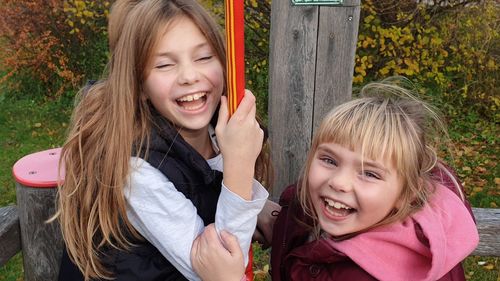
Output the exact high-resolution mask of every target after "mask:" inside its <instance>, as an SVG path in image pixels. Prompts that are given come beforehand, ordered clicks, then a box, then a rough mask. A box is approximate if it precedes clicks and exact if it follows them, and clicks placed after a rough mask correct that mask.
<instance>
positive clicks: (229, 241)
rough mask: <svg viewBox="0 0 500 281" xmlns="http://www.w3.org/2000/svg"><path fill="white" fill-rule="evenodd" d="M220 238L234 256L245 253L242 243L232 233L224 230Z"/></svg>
mask: <svg viewBox="0 0 500 281" xmlns="http://www.w3.org/2000/svg"><path fill="white" fill-rule="evenodd" d="M220 238H221V239H222V243H223V244H224V246H225V248H226V249H227V250H228V251H229V252H230V253H231V255H232V256H235V255H243V253H242V252H241V248H240V243H238V238H237V237H236V236H234V235H232V234H231V233H229V232H227V231H225V230H222V231H221V233H220Z"/></svg>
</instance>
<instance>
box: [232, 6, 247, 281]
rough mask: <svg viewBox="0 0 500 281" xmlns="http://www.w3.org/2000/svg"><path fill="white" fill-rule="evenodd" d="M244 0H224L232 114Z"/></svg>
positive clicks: (240, 69)
mask: <svg viewBox="0 0 500 281" xmlns="http://www.w3.org/2000/svg"><path fill="white" fill-rule="evenodd" d="M244 6H245V1H244V0H225V7H226V44H227V47H226V67H227V98H228V106H229V113H230V114H233V113H234V112H235V111H236V108H237V107H238V105H239V104H240V102H241V100H242V99H243V96H244V95H245V17H244V13H243V12H244ZM252 264H253V253H252V248H251V246H250V252H249V253H248V266H247V268H246V270H245V276H246V280H247V281H251V280H253V268H252Z"/></svg>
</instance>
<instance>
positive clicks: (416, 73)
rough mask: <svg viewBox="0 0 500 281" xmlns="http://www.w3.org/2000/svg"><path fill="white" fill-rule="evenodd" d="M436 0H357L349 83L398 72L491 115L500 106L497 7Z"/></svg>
mask: <svg viewBox="0 0 500 281" xmlns="http://www.w3.org/2000/svg"><path fill="white" fill-rule="evenodd" d="M422 2H426V1H422ZM437 2H443V3H438V4H434V5H428V4H423V3H420V4H419V3H417V1H411V0H404V1H395V0H365V1H362V5H363V6H362V17H361V22H360V29H359V40H358V45H357V52H356V62H355V63H356V65H355V69H354V82H355V83H363V82H365V81H366V80H372V79H380V78H383V77H387V76H391V75H403V76H406V77H409V78H410V79H412V80H418V81H421V82H426V83H430V84H432V85H435V86H436V87H437V88H439V89H441V90H442V91H443V92H444V93H445V94H446V95H448V96H449V100H450V102H451V103H454V104H459V105H462V106H474V107H477V109H478V110H479V111H481V112H483V113H484V114H486V115H488V114H493V112H495V111H497V110H498V109H499V108H500V98H499V97H498V96H499V94H500V93H499V92H498V91H499V90H498V88H499V87H498V82H497V81H498V79H499V78H500V77H499V68H500V62H499V56H498V55H499V53H498V47H499V45H500V33H499V30H500V22H499V20H498V15H499V14H500V6H498V4H497V3H495V1H492V0H486V1H458V0H456V1H437Z"/></svg>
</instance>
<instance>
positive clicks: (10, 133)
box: [0, 94, 500, 281]
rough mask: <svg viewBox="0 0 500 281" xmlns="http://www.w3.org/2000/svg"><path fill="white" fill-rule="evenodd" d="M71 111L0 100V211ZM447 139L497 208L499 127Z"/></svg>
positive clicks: (260, 276) (467, 124) (265, 253)
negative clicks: (27, 161) (21, 170)
mask: <svg viewBox="0 0 500 281" xmlns="http://www.w3.org/2000/svg"><path fill="white" fill-rule="evenodd" d="M71 108H72V100H71V98H69V97H67V96H63V97H61V98H58V99H54V100H50V99H47V98H41V97H32V96H28V97H26V96H24V97H16V96H12V95H5V94H0V150H1V151H2V153H1V154H0V206H6V205H12V204H15V188H14V180H13V178H12V172H11V171H12V166H13V165H14V163H15V162H16V161H17V160H18V159H20V158H21V157H23V156H24V155H27V154H30V153H33V152H36V151H41V150H45V149H49V148H53V147H58V146H61V145H62V143H63V141H64V134H65V131H66V127H67V124H68V122H69V116H70V113H71ZM448 117H449V123H450V126H449V130H450V137H451V139H452V142H453V143H454V146H455V148H456V150H455V152H456V155H455V157H454V158H453V160H452V161H453V162H454V164H455V165H454V166H455V167H456V169H457V172H458V174H459V176H460V177H461V179H462V180H463V182H464V183H465V187H466V189H467V194H468V196H469V199H470V201H471V203H472V205H473V206H476V207H488V208H498V206H499V205H500V196H499V184H500V183H499V182H498V181H499V180H500V179H499V178H500V171H499V167H497V166H498V165H496V162H497V159H496V158H497V155H500V154H499V153H500V150H499V147H498V143H497V142H498V141H497V136H498V135H500V134H499V131H498V130H499V128H498V124H496V122H495V121H491V120H485V119H484V118H481V117H480V116H478V115H476V114H475V113H474V112H467V111H465V110H461V111H459V112H456V113H453V112H451V113H449V116H448ZM464 265H465V273H466V276H467V279H468V280H472V281H500V271H499V267H500V261H499V258H484V257H469V258H468V259H467V260H466V261H465V263H464ZM268 268H269V250H262V249H260V247H259V246H258V245H254V269H255V272H256V274H255V277H256V279H255V280H270V277H269V275H268V274H266V272H267V269H268ZM3 280H5V281H16V280H23V269H22V257H21V255H20V254H18V255H16V256H15V257H14V258H13V259H12V260H11V261H9V263H7V264H6V265H4V266H3V267H0V281H3Z"/></svg>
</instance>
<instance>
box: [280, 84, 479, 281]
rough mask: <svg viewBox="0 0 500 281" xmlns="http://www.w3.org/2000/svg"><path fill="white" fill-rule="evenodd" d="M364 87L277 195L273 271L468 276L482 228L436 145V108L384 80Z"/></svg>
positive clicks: (312, 275) (321, 132)
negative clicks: (294, 181) (466, 263)
mask: <svg viewBox="0 0 500 281" xmlns="http://www.w3.org/2000/svg"><path fill="white" fill-rule="evenodd" d="M361 94H362V95H363V96H364V97H362V98H359V99H355V100H353V101H350V102H347V103H345V104H343V105H340V106H338V107H337V108H335V109H334V110H332V111H331V112H330V113H329V114H328V115H327V116H326V118H325V119H324V120H323V122H322V124H321V126H320V127H319V129H318V130H317V132H316V134H315V137H314V139H313V142H312V146H311V150H310V151H309V154H308V157H307V162H306V166H305V169H304V171H303V174H302V177H301V178H302V179H304V180H302V181H301V182H300V183H299V185H298V186H297V188H295V187H289V188H287V189H286V190H285V191H284V192H283V194H282V196H281V199H280V204H281V205H282V207H283V208H282V211H281V213H280V215H279V217H278V219H277V221H276V224H275V225H274V233H273V244H272V247H273V248H272V257H271V266H272V278H273V280H312V279H314V280H465V277H464V273H463V270H462V268H461V265H460V262H461V261H462V260H463V259H464V258H465V257H466V256H467V255H468V254H470V253H471V252H472V251H473V250H474V249H475V247H476V246H477V243H478V233H477V229H476V227H475V224H474V220H473V217H472V215H471V213H470V209H469V210H468V209H467V207H466V205H465V204H464V203H465V202H464V196H463V193H462V190H461V186H460V184H458V181H457V180H456V179H455V177H454V176H453V175H452V174H451V173H450V170H449V169H448V168H447V167H445V166H444V165H442V164H440V162H438V160H437V158H436V152H435V150H434V149H432V148H431V146H430V144H431V142H432V141H433V140H434V137H436V136H435V135H432V133H433V132H435V130H433V128H437V129H439V128H442V126H440V121H439V119H438V117H437V116H436V114H435V111H433V110H432V109H431V107H430V106H429V105H427V104H425V103H424V102H422V101H419V100H417V99H416V98H414V97H412V95H411V94H410V93H408V92H407V91H406V90H404V89H403V88H400V87H398V86H396V85H391V84H388V83H373V84H370V85H368V86H366V87H365V88H364V89H363V90H362V92H361ZM436 125H437V126H436Z"/></svg>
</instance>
